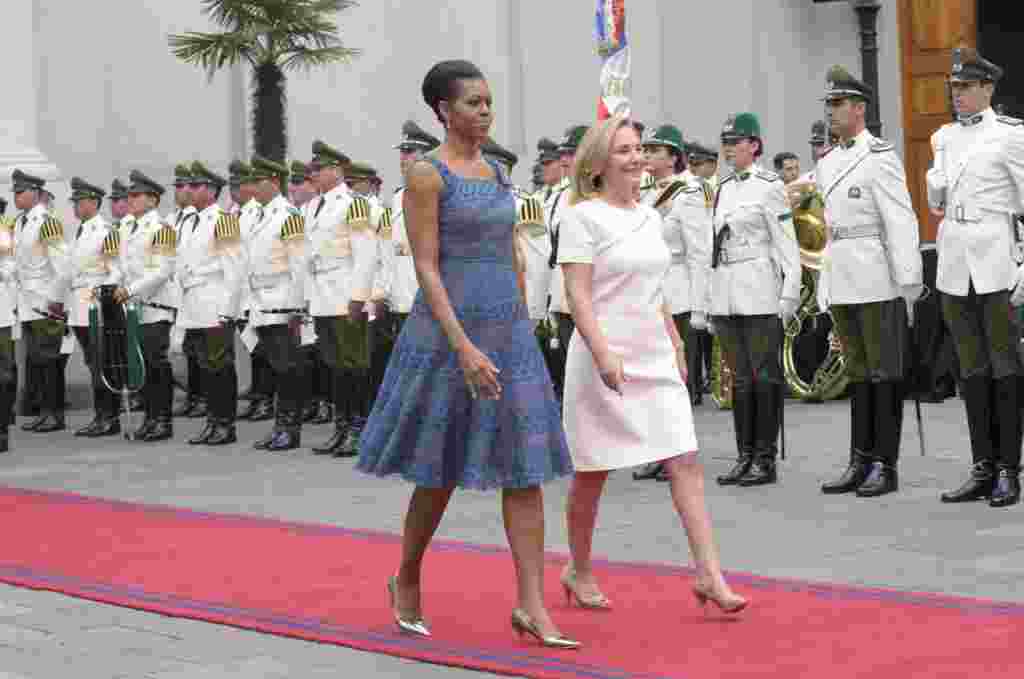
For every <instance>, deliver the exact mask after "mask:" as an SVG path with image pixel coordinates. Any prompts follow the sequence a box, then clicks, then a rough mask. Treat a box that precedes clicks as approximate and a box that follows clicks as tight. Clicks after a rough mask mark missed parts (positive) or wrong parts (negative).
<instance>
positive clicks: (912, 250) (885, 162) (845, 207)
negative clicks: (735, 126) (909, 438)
mask: <svg viewBox="0 0 1024 679" xmlns="http://www.w3.org/2000/svg"><path fill="white" fill-rule="evenodd" d="M826 80H827V82H826V89H825V101H826V102H827V106H828V107H829V109H830V112H831V116H830V119H831V123H832V131H833V132H835V133H836V134H837V135H838V137H839V144H838V145H837V146H836V147H834V148H833V149H832V151H831V152H830V153H828V154H826V155H825V156H823V157H822V158H821V159H820V160H819V161H818V165H817V167H816V169H815V186H816V188H817V190H818V191H819V192H820V193H821V195H822V196H823V197H824V199H825V215H826V223H827V224H828V245H827V248H826V251H825V257H826V261H827V262H828V264H827V265H826V266H825V267H824V268H823V270H822V273H821V276H820V278H819V279H818V305H819V307H820V308H821V309H823V310H824V309H828V308H831V310H832V316H833V318H834V319H835V329H836V332H838V333H839V336H840V338H841V340H842V345H843V355H844V357H845V358H846V374H847V376H848V377H849V379H850V390H851V397H850V430H851V442H850V460H849V464H848V466H847V469H846V471H845V472H844V473H843V475H842V476H841V477H840V478H839V479H838V480H836V481H834V482H832V483H826V484H824V485H823V486H822V487H821V490H822V492H823V493H832V494H834V493H850V492H856V494H857V496H858V497H877V496H880V495H885V494H887V493H891V492H894V491H896V490H898V488H899V479H898V475H897V461H898V459H899V449H900V438H901V434H902V431H903V401H904V398H905V397H906V392H905V389H904V384H903V380H904V378H905V377H906V374H907V365H906V360H905V357H906V355H907V348H908V345H907V343H908V341H909V339H910V337H909V332H908V328H907V320H908V314H912V313H913V305H914V302H915V301H916V300H917V298H918V297H920V295H921V291H922V285H921V273H922V268H921V253H920V252H919V251H918V223H917V217H916V215H915V214H914V209H913V205H912V204H911V201H910V191H909V189H908V188H907V177H906V172H905V171H904V169H903V163H902V162H901V161H900V158H899V156H898V155H896V151H895V150H894V148H893V145H892V144H891V143H889V142H887V141H885V140H882V139H878V138H877V137H875V136H874V135H872V134H871V132H869V131H868V130H867V129H866V125H865V114H866V108H867V102H868V100H869V99H870V98H871V97H872V96H873V92H872V90H871V88H870V87H868V86H867V85H865V84H864V83H862V82H860V81H859V80H857V79H856V78H854V77H853V76H852V75H850V73H849V72H848V71H847V70H846V69H844V68H842V67H841V66H833V67H832V68H831V69H829V71H828V74H827V77H826Z"/></svg>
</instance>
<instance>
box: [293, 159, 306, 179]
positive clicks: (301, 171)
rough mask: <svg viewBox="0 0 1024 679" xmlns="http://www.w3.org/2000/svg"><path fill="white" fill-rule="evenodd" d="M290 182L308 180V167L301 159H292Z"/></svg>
mask: <svg viewBox="0 0 1024 679" xmlns="http://www.w3.org/2000/svg"><path fill="white" fill-rule="evenodd" d="M291 170H292V184H302V183H303V182H305V181H308V180H309V168H307V167H306V164H305V163H304V162H302V161H301V160H293V161H292V167H291Z"/></svg>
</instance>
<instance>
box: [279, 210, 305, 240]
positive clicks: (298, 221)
mask: <svg viewBox="0 0 1024 679" xmlns="http://www.w3.org/2000/svg"><path fill="white" fill-rule="evenodd" d="M305 235H306V220H305V219H304V218H303V217H302V215H289V216H288V219H286V220H284V224H282V225H281V240H283V241H290V240H293V239H295V238H303V237H305Z"/></svg>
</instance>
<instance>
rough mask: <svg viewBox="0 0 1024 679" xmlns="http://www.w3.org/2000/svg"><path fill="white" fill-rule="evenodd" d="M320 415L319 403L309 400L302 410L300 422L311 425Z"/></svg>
mask: <svg viewBox="0 0 1024 679" xmlns="http://www.w3.org/2000/svg"><path fill="white" fill-rule="evenodd" d="M319 414H320V403H319V402H318V401H316V400H310V401H309V403H307V404H306V406H305V407H304V408H303V409H302V421H303V422H308V423H310V424H312V422H313V420H315V419H316V416H317V415H319Z"/></svg>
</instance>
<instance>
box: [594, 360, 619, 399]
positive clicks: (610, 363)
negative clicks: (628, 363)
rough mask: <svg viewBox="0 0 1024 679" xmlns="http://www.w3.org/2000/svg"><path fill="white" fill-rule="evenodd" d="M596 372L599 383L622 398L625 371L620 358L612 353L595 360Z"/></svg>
mask: <svg viewBox="0 0 1024 679" xmlns="http://www.w3.org/2000/svg"><path fill="white" fill-rule="evenodd" d="M596 362H597V372H598V373H599V374H600V375H601V381H602V382H604V386H606V387H608V388H609V389H611V390H612V391H614V392H615V393H617V394H618V395H619V396H622V387H623V385H625V383H626V371H625V366H624V365H623V360H622V356H621V355H620V354H616V353H613V352H608V353H607V354H605V355H603V356H601V357H599V358H598V359H597V361H596Z"/></svg>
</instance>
